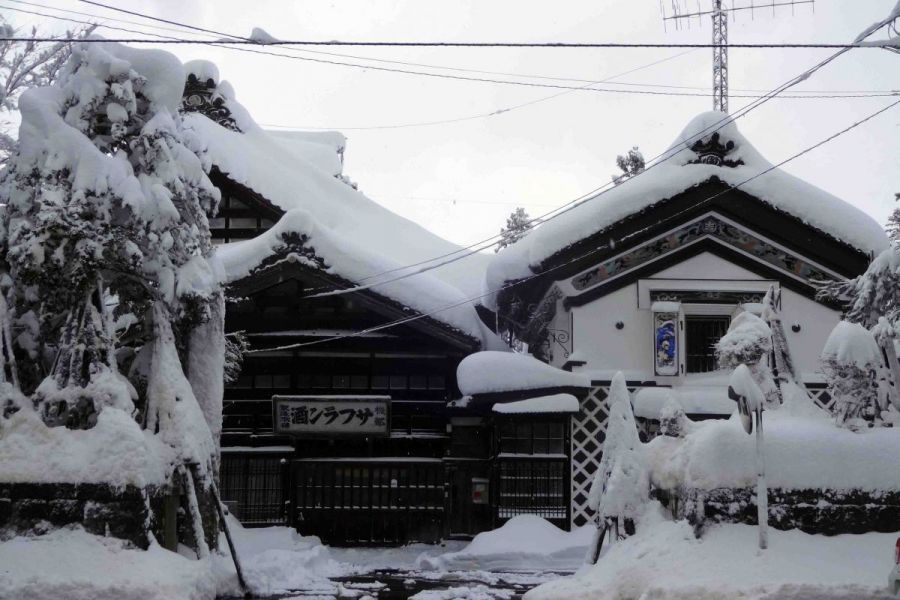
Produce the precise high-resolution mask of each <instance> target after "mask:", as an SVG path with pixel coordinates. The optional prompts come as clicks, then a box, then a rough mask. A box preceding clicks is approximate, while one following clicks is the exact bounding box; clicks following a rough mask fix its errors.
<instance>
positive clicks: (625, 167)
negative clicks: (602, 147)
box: [612, 146, 646, 185]
mask: <svg viewBox="0 0 900 600" xmlns="http://www.w3.org/2000/svg"><path fill="white" fill-rule="evenodd" d="M616 166H618V167H619V169H621V170H622V173H620V174H618V175H613V176H612V180H613V183H614V184H616V185H619V184H620V183H622V182H623V181H625V180H626V179H630V178H632V177H634V176H635V175H637V174H638V173H640V172H641V171H643V170H644V169H645V168H646V165H645V163H644V155H643V154H641V151H640V150H638V147H637V146H634V147H633V148H632V149H631V150H629V151H628V153H627V154H625V155H624V156H623V155H621V154H620V155H618V156H616Z"/></svg>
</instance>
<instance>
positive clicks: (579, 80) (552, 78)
mask: <svg viewBox="0 0 900 600" xmlns="http://www.w3.org/2000/svg"><path fill="white" fill-rule="evenodd" d="M6 1H7V2H14V3H16V4H24V5H28V6H37V7H41V8H49V9H52V10H58V11H62V12H67V13H72V14H76V15H82V16H87V17H93V18H97V19H104V20H109V21H115V22H120V23H127V24H131V25H139V26H141V27H147V28H150V29H159V30H161V31H173V32H177V33H185V31H184V30H183V29H175V28H172V27H162V26H160V25H150V24H146V23H141V22H138V21H130V20H126V19H117V18H115V17H108V16H106V15H97V14H93V13H86V12H81V11H74V10H68V9H64V8H57V7H55V6H49V5H45V4H37V3H34V2H26V1H25V0H6ZM90 4H93V5H96V6H101V7H103V8H108V9H110V10H115V11H120V12H125V13H127V14H131V15H137V16H140V17H142V18H146V19H151V20H161V21H162V22H165V23H176V21H168V20H165V19H158V17H153V16H151V15H147V14H144V13H138V12H134V11H127V10H125V9H122V8H118V7H114V6H108V5H106V4H100V3H98V2H90ZM12 10H14V9H12ZM48 16H51V15H48ZM55 18H63V17H55ZM79 22H83V21H79ZM178 24H179V26H181V27H184V28H189V29H196V28H195V27H194V26H193V25H190V24H187V23H178ZM103 27H106V28H108V29H115V28H111V27H109V26H107V25H103ZM121 31H132V30H121ZM201 31H202V30H201ZM210 31H212V30H210ZM135 33H146V32H143V31H141V32H135ZM149 35H154V34H149ZM215 35H220V36H225V37H234V38H237V39H241V38H240V36H235V35H232V34H227V33H223V32H215ZM243 39H246V38H243ZM211 41H214V40H211ZM296 51H297V52H306V53H311V54H322V55H327V56H338V57H341V58H354V59H359V60H367V61H373V62H381V63H388V64H399V65H406V66H412V67H424V68H428V69H442V70H448V71H460V72H466V73H478V74H482V75H501V76H505V77H518V78H523V79H545V80H550V81H571V82H574V83H601V82H602V83H605V82H608V83H610V84H611V85H622V86H635V87H658V88H672V89H693V90H705V89H707V88H706V87H700V86H687V85H675V84H658V83H643V82H625V81H615V82H613V81H607V80H602V81H600V82H598V81H596V80H594V79H584V78H578V77H560V76H552V75H536V74H529V73H510V72H507V71H487V70H483V69H467V68H462V67H451V66H447V65H434V64H428V63H418V62H409V61H401V60H389V59H384V58H375V57H372V56H360V55H357V54H340V53H335V52H323V51H318V50H309V49H305V50H296ZM690 52H691V50H688V51H687V52H684V53H681V54H676V55H675V56H672V57H670V58H677V57H679V56H684V55H686V54H688V53H690ZM666 60H669V59H663V60H662V61H660V62H663V61H666ZM651 64H656V63H651ZM622 75H624V74H620V75H618V76H622ZM732 89H733V90H735V91H738V92H766V91H768V90H764V89H746V88H732ZM891 91H895V90H797V92H796V93H798V94H799V93H813V94H879V93H883V92H891Z"/></svg>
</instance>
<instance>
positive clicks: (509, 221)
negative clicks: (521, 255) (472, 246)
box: [494, 206, 535, 252]
mask: <svg viewBox="0 0 900 600" xmlns="http://www.w3.org/2000/svg"><path fill="white" fill-rule="evenodd" d="M534 225H535V223H534V222H532V220H531V217H529V216H528V213H527V212H525V209H524V208H522V207H521V206H520V207H518V208H516V210H514V211H513V212H512V214H510V215H509V216H508V217H507V218H506V227H504V228H502V229H501V230H500V241H499V242H498V243H497V247H496V248H494V252H500V250H501V249H503V248H506V247H507V246H510V245H512V244H515V243H516V242H517V241H518V240H520V239H522V238H523V237H525V234H527V233H528V231H529V230H530V229H531V228H532V227H534Z"/></svg>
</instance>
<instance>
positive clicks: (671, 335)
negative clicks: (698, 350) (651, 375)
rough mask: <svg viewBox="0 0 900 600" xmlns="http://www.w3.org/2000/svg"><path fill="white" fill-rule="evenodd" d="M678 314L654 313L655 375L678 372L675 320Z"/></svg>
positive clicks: (675, 373)
mask: <svg viewBox="0 0 900 600" xmlns="http://www.w3.org/2000/svg"><path fill="white" fill-rule="evenodd" d="M677 319H678V315H677V314H674V313H656V315H655V330H654V334H655V338H656V339H655V344H654V347H655V348H654V349H655V351H656V357H655V361H654V362H655V365H654V366H655V370H656V374H657V375H677V374H678V364H677V363H678V359H677V357H678V348H677V337H676V329H675V322H676V321H677Z"/></svg>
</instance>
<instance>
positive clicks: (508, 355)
mask: <svg viewBox="0 0 900 600" xmlns="http://www.w3.org/2000/svg"><path fill="white" fill-rule="evenodd" d="M456 379H457V383H458V384H459V390H460V391H461V392H462V393H463V394H465V395H474V394H489V393H493V392H511V391H516V390H534V389H543V388H554V387H580V388H589V387H590V386H591V380H590V379H589V378H588V377H586V376H584V375H581V374H578V373H570V372H569V371H563V370H562V369H557V368H556V367H551V366H550V365H548V364H546V363H543V362H541V361H539V360H537V359H536V358H534V357H532V356H529V355H527V354H518V353H515V352H499V351H485V352H476V353H475V354H470V355H469V356H467V357H466V358H464V359H463V360H462V362H461V363H459V366H458V367H457V368H456Z"/></svg>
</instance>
